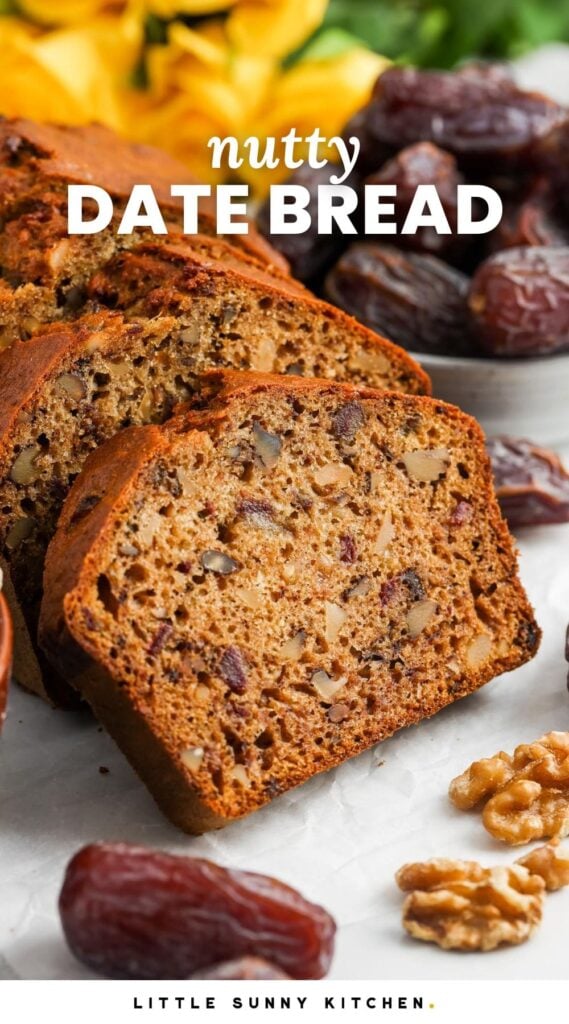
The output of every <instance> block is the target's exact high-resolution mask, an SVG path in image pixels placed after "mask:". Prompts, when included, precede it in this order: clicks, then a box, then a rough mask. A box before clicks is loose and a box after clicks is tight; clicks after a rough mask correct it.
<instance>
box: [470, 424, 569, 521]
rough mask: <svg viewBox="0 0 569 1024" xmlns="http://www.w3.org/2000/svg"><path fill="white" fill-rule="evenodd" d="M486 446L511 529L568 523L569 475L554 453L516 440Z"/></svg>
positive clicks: (505, 439) (502, 439)
mask: <svg viewBox="0 0 569 1024" xmlns="http://www.w3.org/2000/svg"><path fill="white" fill-rule="evenodd" d="M486 445H487V449H488V454H489V455H490V459H491V462H492V470H493V473H494V484H495V487H496V494H497V497H498V501H499V502H500V507H501V509H502V513H503V515H504V518H505V519H507V520H508V523H509V525H510V526H512V527H516V526H540V525H545V524H548V523H567V522H569V473H568V472H567V470H566V469H565V467H564V465H563V463H562V462H561V460H560V459H559V458H558V456H557V455H555V453H554V452H550V451H548V450H547V449H546V448H538V447H537V445H534V444H532V443H531V441H525V440H522V439H518V438H513V437H489V438H488V439H487V442H486Z"/></svg>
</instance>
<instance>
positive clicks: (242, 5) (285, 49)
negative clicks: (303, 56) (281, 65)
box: [227, 0, 328, 57]
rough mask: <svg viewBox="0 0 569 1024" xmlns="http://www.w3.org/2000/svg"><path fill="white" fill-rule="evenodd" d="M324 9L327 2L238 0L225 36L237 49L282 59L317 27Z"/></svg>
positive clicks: (308, 0)
mask: <svg viewBox="0 0 569 1024" xmlns="http://www.w3.org/2000/svg"><path fill="white" fill-rule="evenodd" d="M327 6H328V0H240V2H238V3H236V4H235V6H234V7H233V9H232V11H231V14H230V16H229V19H228V22H227V35H228V36H229V39H230V40H231V42H232V44H233V46H235V47H236V49H238V50H243V51H244V52H248V53H264V54H265V55H266V56H273V57H284V56H286V54H288V53H292V51H293V50H296V49H297V47H298V46H300V45H301V43H303V42H304V41H305V40H306V39H308V36H309V35H311V34H312V32H314V30H315V29H317V28H318V26H319V25H320V24H321V22H322V19H323V17H324V14H325V13H326V8H327Z"/></svg>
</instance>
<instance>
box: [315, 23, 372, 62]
mask: <svg viewBox="0 0 569 1024" xmlns="http://www.w3.org/2000/svg"><path fill="white" fill-rule="evenodd" d="M362 45H365V42H364V41H362V40H361V39H358V38H357V37H356V36H353V35H352V34H351V32H346V31H345V30H344V29H343V28H324V29H322V30H321V31H320V32H318V33H317V34H316V35H315V36H313V37H312V39H311V40H310V41H309V42H308V44H307V45H306V46H305V47H304V49H303V51H302V58H301V59H302V60H327V59H328V58H329V57H337V56H338V55H339V54H341V53H346V52H347V50H352V49H353V48H354V46H362Z"/></svg>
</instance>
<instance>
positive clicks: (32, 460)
mask: <svg viewBox="0 0 569 1024" xmlns="http://www.w3.org/2000/svg"><path fill="white" fill-rule="evenodd" d="M161 248H162V246H160V245H156V246H152V247H151V252H152V253H155V252H160V250H161ZM166 248H167V251H168V254H170V246H167V247H166ZM174 251H175V252H176V253H178V252H181V253H182V254H183V256H182V258H183V261H184V262H183V266H184V269H185V270H187V268H188V267H189V268H190V271H187V275H186V276H187V282H188V283H187V291H186V292H184V294H183V295H181V296H180V297H179V298H178V297H177V296H178V293H177V292H176V293H173V296H174V298H172V297H170V298H169V301H168V303H167V305H168V308H170V309H171V310H172V311H175V310H177V306H176V301H179V303H180V304H181V305H182V307H183V309H185V310H186V313H184V312H182V311H180V310H177V312H178V315H177V316H176V317H174V316H170V317H160V316H158V317H157V316H155V315H154V313H155V312H156V310H155V309H154V308H153V315H152V317H151V318H142V319H138V320H136V321H134V320H133V318H129V319H126V318H125V317H124V316H123V315H121V314H120V313H118V312H109V311H108V310H103V311H101V312H99V313H94V314H89V315H86V316H84V317H82V318H80V319H78V320H77V321H75V322H74V323H67V324H61V325H54V326H52V328H50V329H47V330H44V331H43V332H40V333H39V334H37V335H36V336H35V337H33V338H31V339H30V340H29V341H26V342H17V343H15V344H14V345H12V346H11V347H10V348H8V349H6V350H5V351H4V352H2V353H0V481H1V482H0V509H2V512H1V514H0V556H2V557H3V558H4V560H5V561H6V562H7V563H8V564H9V565H10V570H11V578H12V584H13V587H14V590H15V593H16V595H17V596H18V598H19V603H20V608H21V612H22V614H23V615H24V618H25V620H26V622H27V624H28V629H29V642H28V643H26V644H24V645H23V646H22V644H21V643H20V642H19V643H18V645H17V652H16V661H15V665H16V669H15V672H16V677H17V678H18V679H19V680H21V681H22V682H23V683H24V685H26V686H27V687H28V688H29V689H32V690H33V691H34V692H39V693H40V694H41V695H42V696H45V692H44V691H47V695H48V696H50V697H51V698H52V699H53V700H54V701H55V702H57V703H62V702H63V703H65V702H66V697H70V696H71V694H70V692H69V690H68V688H66V687H62V685H61V682H60V681H59V680H57V679H55V678H54V677H53V673H49V672H48V673H46V672H45V671H43V673H42V671H39V669H38V665H37V664H36V663H35V659H34V657H33V653H32V652H33V647H34V643H35V639H36V630H37V617H38V612H39V604H40V600H41V573H42V565H43V555H44V553H45V548H46V545H47V542H48V541H49V538H50V537H51V535H52V533H53V531H54V529H55V523H56V521H57V517H58V515H59V511H60V508H61V503H62V501H63V499H64V497H65V495H66V494H67V491H68V490H69V486H70V484H71V482H72V481H73V479H74V478H75V476H76V475H77V473H78V472H79V471H80V469H81V466H82V464H83V461H84V459H85V458H86V456H87V454H88V452H90V451H91V450H92V449H93V448H95V447H96V446H97V445H98V444H100V443H101V442H102V441H104V440H106V439H108V438H109V437H111V436H112V435H113V434H115V433H116V432H117V431H118V430H120V429H123V428H124V427H126V426H129V425H131V424H141V423H147V422H162V421H163V420H165V419H167V418H168V416H169V415H170V413H171V411H172V408H173V407H174V405H175V404H177V403H179V402H183V401H186V400H188V398H190V396H191V395H192V393H193V391H194V390H195V387H196V380H197V377H198V375H199V374H200V373H202V372H203V371H204V370H207V369H210V368H212V367H215V366H230V367H234V368H243V367H246V368H249V367H253V368H254V369H261V368H263V367H264V366H266V365H267V360H268V357H269V355H271V366H274V367H275V368H276V369H279V370H281V369H282V370H285V369H289V368H290V359H291V351H292V347H293V346H296V348H295V349H294V351H295V352H297V354H298V353H300V352H302V365H301V366H298V367H296V369H297V372H298V371H299V370H300V369H302V370H303V371H304V372H306V373H308V374H312V375H314V374H316V373H319V372H320V373H322V372H325V373H326V374H329V375H331V374H333V373H339V374H340V373H343V374H345V375H346V376H347V377H350V376H353V377H354V378H355V379H356V380H357V379H359V378H361V376H362V374H363V370H362V367H364V368H367V372H368V373H369V377H370V379H371V380H372V381H373V382H374V383H375V384H380V385H386V386H389V387H406V386H407V387H409V386H411V387H415V388H417V389H419V388H420V387H421V385H424V386H425V387H426V386H427V384H426V382H427V380H428V379H427V378H426V377H425V376H424V375H423V374H422V372H421V371H419V369H418V368H417V367H416V364H414V363H413V362H412V360H410V359H409V358H408V357H407V356H406V355H405V354H404V353H402V352H401V353H400V350H399V349H397V348H395V346H393V345H391V344H390V343H389V342H383V340H382V339H380V338H378V337H377V335H374V334H373V333H372V332H370V331H368V330H367V329H366V328H364V327H359V325H357V324H356V323H355V321H351V320H350V319H349V318H348V317H346V316H345V315H344V314H341V313H338V314H337V316H336V313H335V311H334V310H333V309H332V308H331V307H327V306H325V305H324V304H323V303H317V302H316V300H314V299H313V297H312V296H311V295H310V293H309V292H307V291H306V289H305V288H304V287H303V286H302V285H300V284H297V283H296V282H294V281H292V280H290V281H288V282H286V284H285V282H284V279H283V280H282V281H281V280H279V281H278V282H276V280H275V279H274V278H273V277H272V276H271V275H269V274H268V273H266V272H265V271H264V270H263V269H262V268H261V266H260V264H259V263H258V261H256V260H254V259H252V258H251V257H249V256H247V255H246V254H245V253H239V252H238V251H237V250H234V249H232V247H231V246H229V245H228V244H227V243H226V242H224V241H223V240H220V239H210V238H207V237H204V236H200V235H198V236H196V238H195V244H194V246H193V248H192V249H191V256H189V255H188V248H187V246H186V245H185V244H181V245H180V246H179V247H176V248H175V250H174ZM144 258H145V256H144V253H143V255H141V257H140V259H138V258H137V259H136V260H133V263H134V265H135V267H137V268H138V266H139V265H140V262H141V261H144ZM154 262H155V263H156V265H157V267H158V268H159V269H160V271H161V273H162V275H163V276H164V275H165V274H166V276H167V278H168V275H169V276H171V277H172V278H173V279H174V280H178V279H177V277H176V276H175V275H176V274H177V270H176V268H175V267H174V266H173V264H172V263H171V262H170V259H166V260H161V259H159V258H156V259H155V260H154ZM126 265H127V267H130V263H129V262H128V261H127V264H126ZM190 272H191V273H192V274H193V276H192V277H191V279H190V276H189V274H190ZM109 273H112V272H111V271H110V272H109ZM112 277H113V280H115V276H114V274H112ZM105 279H106V278H105ZM136 280H137V282H139V281H140V278H139V277H137V279H136ZM116 281H117V283H118V285H119V286H121V287H122V285H121V275H120V273H119V272H118V271H117V276H116ZM141 283H142V284H143V283H144V282H141ZM222 288H223V289H224V291H223V292H222V290H221V289H222ZM174 300H175V301H174ZM267 302H268V307H267V308H266V306H265V304H266V303H267ZM232 303H234V304H233V305H232ZM237 303H239V305H237ZM273 303H274V308H273ZM320 309H322V310H323V311H324V312H323V314H322V317H321V319H322V323H321V324H320V327H315V328H314V329H313V332H314V335H315V337H309V336H308V335H307V334H306V332H305V331H304V330H303V329H302V323H304V322H308V321H309V320H310V323H311V324H312V323H313V322H314V321H315V320H316V317H317V316H318V315H319V311H320ZM285 316H286V317H287V318H289V319H287V321H286V322H285V321H284V319H283V320H281V318H284V317H285ZM293 317H296V323H297V324H298V320H299V318H301V326H300V327H299V326H297V327H296V331H295V329H294V323H293V322H292V318H293ZM302 318H304V319H302ZM338 324H339V326H340V328H342V327H344V326H345V328H346V329H345V331H342V332H340V331H339V329H338ZM255 327H256V329H255ZM328 327H331V328H332V329H331V330H330V332H329V333H328V332H327V330H326V328H328ZM348 332H349V333H348ZM332 345H335V346H337V347H338V348H339V351H338V361H337V362H336V349H335V348H333V347H332ZM279 347H280V348H281V349H282V350H283V351H284V354H283V355H279V352H278V349H279ZM350 352H351V353H352V358H353V360H354V363H353V365H352V363H351V362H350V361H349V359H348V360H346V353H350ZM372 368H375V372H371V369H372ZM16 614H17V611H16ZM18 637H21V631H19V632H18ZM40 667H41V666H40ZM42 675H43V677H44V678H45V680H46V681H45V685H40V683H39V681H40V680H41V679H42Z"/></svg>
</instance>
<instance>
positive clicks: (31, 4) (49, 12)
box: [18, 0, 126, 25]
mask: <svg viewBox="0 0 569 1024" xmlns="http://www.w3.org/2000/svg"><path fill="white" fill-rule="evenodd" d="M125 6H126V4H125V2H124V0H19V2H18V8H19V10H20V11H21V13H22V14H25V15H26V16H27V17H28V18H31V19H32V20H33V21H37V22H39V23H40V25H79V24H81V23H82V22H86V21H90V20H91V19H92V18H95V17H97V15H99V14H102V13H103V12H105V13H108V12H109V11H111V12H114V13H116V12H117V11H120V10H121V8H124V7H125Z"/></svg>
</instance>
